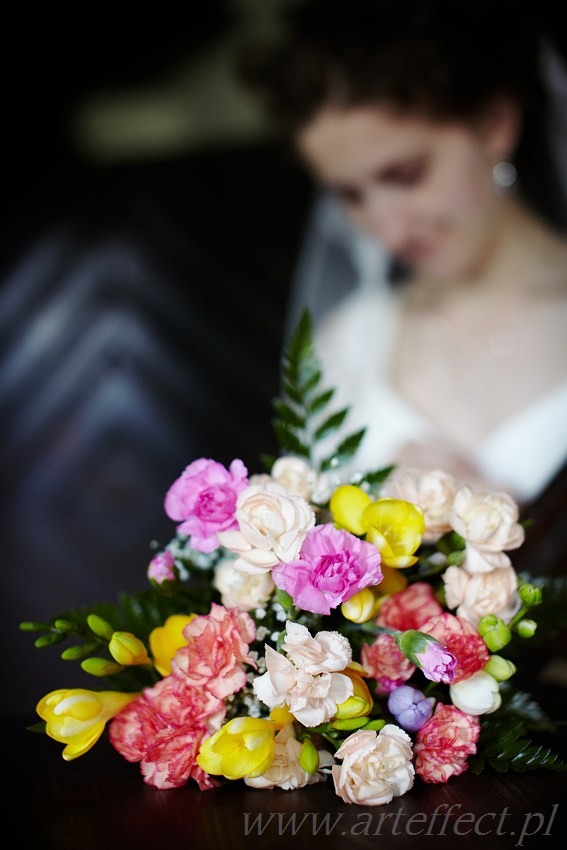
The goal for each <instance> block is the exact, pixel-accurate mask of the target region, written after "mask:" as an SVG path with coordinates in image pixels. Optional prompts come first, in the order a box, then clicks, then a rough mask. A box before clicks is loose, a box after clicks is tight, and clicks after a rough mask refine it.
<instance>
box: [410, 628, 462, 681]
mask: <svg viewBox="0 0 567 850" xmlns="http://www.w3.org/2000/svg"><path fill="white" fill-rule="evenodd" d="M396 643H397V645H398V648H399V649H400V651H401V652H402V653H403V654H404V655H405V657H406V658H408V659H409V660H410V661H411V662H412V664H415V666H416V667H419V668H420V670H421V672H422V673H423V675H424V676H425V678H426V679H430V680H431V681H432V682H443V684H445V685H449V684H450V683H451V682H452V681H453V678H454V676H455V668H456V666H457V659H456V658H455V656H454V655H453V653H452V652H449V650H448V649H447V648H446V647H444V646H443V644H442V643H439V641H438V640H435V638H433V637H431V635H427V634H425V633H424V632H419V631H416V630H415V629H408V630H407V631H405V632H399V633H398V634H397V635H396Z"/></svg>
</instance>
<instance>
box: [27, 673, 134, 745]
mask: <svg viewBox="0 0 567 850" xmlns="http://www.w3.org/2000/svg"><path fill="white" fill-rule="evenodd" d="M136 696H137V694H123V693H120V692H119V691H88V690H85V689H84V688H71V689H69V688H62V689H61V690H58V691H51V693H49V694H46V696H44V697H43V698H42V699H40V701H39V702H38V704H37V706H36V709H35V710H36V711H37V713H38V714H39V716H40V717H41V719H42V720H45V722H46V729H45V731H46V733H47V734H48V735H49V737H50V738H53V739H54V740H55V741H59V742H60V743H61V744H66V745H67V746H66V747H65V749H64V750H63V753H62V755H63V758H64V759H65V761H72V759H76V758H78V757H79V756H82V755H84V754H85V753H86V752H88V750H90V748H91V747H92V746H94V744H96V742H97V741H98V739H99V738H100V736H101V735H102V733H103V731H104V727H105V724H106V723H107V721H108V720H110V719H111V718H112V717H114V715H115V714H118V712H119V711H122V709H123V708H124V707H125V706H127V705H128V703H129V702H131V701H132V700H133V699H134V698H135V697H136Z"/></svg>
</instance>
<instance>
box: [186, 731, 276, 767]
mask: <svg viewBox="0 0 567 850" xmlns="http://www.w3.org/2000/svg"><path fill="white" fill-rule="evenodd" d="M275 732H276V727H275V725H274V724H273V723H272V722H271V720H263V719H261V718H257V717H234V718H233V719H232V720H229V721H228V723H226V724H225V725H224V726H223V727H222V728H221V729H219V731H218V732H215V734H214V735H213V736H212V737H211V738H207V740H206V741H204V742H203V743H202V744H201V749H200V751H199V755H198V756H197V764H198V765H199V767H200V768H202V769H203V770H204V771H205V772H206V773H211V774H217V775H221V776H224V777H226V779H244V777H251V778H253V777H255V776H261V775H262V774H263V773H265V771H266V770H267V769H268V768H269V766H270V765H271V763H272V761H273V759H274V754H275V744H274V735H275Z"/></svg>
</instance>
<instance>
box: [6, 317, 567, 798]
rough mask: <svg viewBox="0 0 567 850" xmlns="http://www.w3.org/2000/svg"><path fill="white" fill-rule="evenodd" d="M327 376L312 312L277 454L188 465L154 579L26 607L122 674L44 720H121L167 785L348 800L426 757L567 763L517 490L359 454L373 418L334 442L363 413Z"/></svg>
mask: <svg viewBox="0 0 567 850" xmlns="http://www.w3.org/2000/svg"><path fill="white" fill-rule="evenodd" d="M322 380H323V376H322V374H321V370H320V367H319V363H318V360H317V356H316V352H315V348H314V342H313V332H312V325H311V319H310V317H309V314H308V313H305V314H304V315H303V317H302V319H301V321H300V322H299V324H298V326H297V328H296V330H295V332H294V334H293V335H292V337H291V339H290V342H289V344H288V347H287V349H286V352H285V355H284V358H283V361H282V390H281V396H280V397H279V398H278V399H276V400H275V401H274V409H275V418H274V422H273V424H274V430H275V434H276V437H277V442H278V446H279V448H280V453H279V454H278V455H277V456H273V457H263V458H261V460H262V464H263V467H264V469H265V471H264V472H258V473H254V474H249V472H248V470H247V469H246V467H245V465H244V463H243V462H242V461H241V460H238V459H235V460H233V461H232V462H231V463H230V465H229V466H228V467H225V466H223V465H222V464H221V463H219V462H217V461H215V460H212V459H209V458H200V459H197V460H194V461H193V462H191V463H189V465H188V466H187V467H186V468H185V469H184V470H183V471H182V472H181V474H180V476H179V478H178V479H177V480H175V481H174V482H173V483H172V485H171V487H170V489H169V490H168V492H167V493H166V495H165V505H164V506H165V512H166V514H167V516H168V517H169V518H170V519H171V520H172V521H173V522H175V523H176V529H175V534H174V536H173V538H172V539H171V540H170V542H169V543H167V545H165V546H164V547H163V548H161V549H159V547H156V549H155V550H154V554H153V557H151V558H150V557H149V558H148V560H149V566H147V577H148V586H147V588H146V590H144V591H141V592H139V593H135V594H132V595H124V596H123V597H122V598H121V599H120V600H119V602H118V604H116V605H110V604H106V605H103V604H101V605H95V606H92V607H90V608H89V609H78V610H75V611H67V612H64V613H62V614H60V615H58V616H56V617H54V618H53V619H52V621H51V622H49V623H31V622H30V623H22V624H21V628H23V629H26V630H28V631H36V632H38V631H39V632H41V635H40V636H39V637H38V638H37V640H36V645H37V646H39V647H44V646H51V645H55V644H60V643H61V642H63V641H69V642H70V645H68V646H67V647H66V648H65V649H64V650H63V651H62V653H61V655H62V658H63V659H65V660H73V659H74V660H77V661H78V662H80V664H81V667H82V669H83V670H84V671H86V672H87V673H89V674H92V676H93V677H98V681H99V682H101V681H102V682H104V684H105V689H96V690H88V689H84V688H69V689H68V688H62V689H59V690H54V691H52V692H51V693H49V694H47V695H46V696H44V697H43V698H42V699H40V701H39V703H38V705H37V708H36V711H37V713H38V715H39V717H40V718H41V720H42V723H41V724H38V725H37V726H36V727H34V728H37V729H41V730H42V731H45V732H46V733H47V735H49V736H50V737H52V738H54V739H55V740H56V741H59V742H61V743H63V744H65V748H64V750H63V758H64V759H67V760H71V759H75V758H77V757H78V756H81V755H84V754H85V753H86V752H87V751H88V750H89V749H90V748H91V747H92V746H93V745H94V744H95V743H96V741H97V740H98V739H99V738H100V736H101V735H102V734H103V732H104V730H105V728H107V725H108V728H107V731H108V736H109V739H110V742H111V743H112V745H113V746H114V748H115V749H116V750H117V751H118V753H120V754H121V755H122V756H123V757H124V758H125V759H127V760H128V761H130V762H138V763H139V764H140V768H141V772H142V775H143V777H144V780H145V782H147V783H149V784H150V785H153V786H156V787H158V788H162V789H167V788H174V787H179V786H182V785H185V784H186V783H188V782H189V781H193V782H195V783H197V785H198V787H199V788H200V789H203V790H206V789H212V788H214V787H217V786H218V785H219V784H221V783H222V782H224V781H227V780H242V781H244V782H245V783H246V784H247V785H249V786H252V787H254V788H263V789H268V788H273V787H276V786H277V787H279V788H284V789H295V788H301V787H303V786H307V785H310V784H312V783H315V782H319V781H322V780H326V779H327V778H328V777H331V779H332V783H333V785H334V790H335V792H336V793H337V794H338V795H339V796H340V797H341V798H342V799H343V800H344V801H345V802H348V803H363V804H365V805H380V804H383V803H387V802H389V801H390V800H391V799H392V798H393V797H395V796H399V795H402V794H405V793H406V792H407V791H409V790H410V789H411V787H412V785H413V783H414V779H415V777H416V775H417V776H419V777H421V779H422V780H423V781H425V782H436V783H438V782H446V781H447V780H449V779H450V778H451V777H452V776H458V775H459V774H461V773H463V771H465V770H467V769H468V768H471V770H473V771H475V772H477V773H480V772H481V771H482V770H483V769H484V768H487V767H490V768H493V769H496V770H500V771H506V770H508V769H511V770H518V771H524V770H527V769H532V768H549V769H553V770H564V769H565V763H564V762H563V761H562V759H561V758H560V757H559V755H557V754H555V753H554V752H553V751H552V750H551V749H549V748H548V747H546V746H543V745H541V744H538V743H534V742H533V740H532V739H531V737H530V736H529V733H530V731H531V730H533V729H540V730H541V729H543V730H547V731H549V730H552V729H553V724H552V722H551V721H550V720H548V719H547V718H546V717H545V715H544V713H543V711H542V710H541V709H540V708H539V706H538V705H537V704H536V703H535V702H534V701H533V700H532V698H531V697H530V696H529V695H528V694H526V693H525V692H523V691H521V690H519V689H517V688H515V687H514V685H513V678H514V674H515V673H516V664H515V662H514V661H513V660H512V659H514V658H516V660H518V657H519V658H520V659H521V655H522V644H523V642H525V641H526V639H528V638H530V637H531V636H533V635H534V633H535V632H536V625H537V624H536V621H535V619H533V616H534V613H535V612H537V608H538V606H539V605H540V604H541V601H542V590H543V591H544V592H545V586H544V585H545V582H544V581H540V582H539V583H538V582H535V581H528V580H525V579H521V578H520V577H519V576H518V575H517V574H516V571H515V569H514V567H513V565H512V562H511V559H510V556H509V555H508V554H507V553H508V552H510V551H512V550H515V549H517V548H518V547H519V546H521V544H522V543H523V541H524V535H525V528H524V526H523V524H521V523H520V522H519V514H518V508H517V506H516V504H515V502H514V501H513V500H512V499H511V498H510V497H509V496H508V495H507V494H505V493H486V492H484V493H483V492H476V491H475V490H474V489H473V488H471V487H470V486H468V485H467V484H466V482H465V483H463V482H459V481H457V480H456V479H455V478H453V477H452V476H451V475H449V474H448V473H446V472H444V471H443V470H439V469H421V470H416V469H410V468H408V469H395V468H393V467H388V468H386V469H380V470H376V471H372V472H357V473H354V472H352V471H350V472H347V471H346V470H347V469H351V470H352V468H353V464H352V461H353V458H354V457H355V454H356V450H357V448H358V446H359V444H360V442H361V440H362V439H363V436H364V431H358V432H356V433H352V434H350V435H348V436H347V437H346V438H343V439H341V440H340V441H338V444H337V445H336V447H335V448H333V449H332V450H331V451H330V452H328V453H327V454H322V452H321V446H322V445H324V444H328V443H329V439H330V438H336V437H337V432H338V430H339V429H340V428H341V426H342V425H343V423H344V422H345V419H346V417H347V415H348V408H346V409H342V410H339V411H337V412H332V413H329V412H328V410H329V405H330V404H331V402H332V398H333V390H332V389H325V388H324V386H323V384H322ZM337 440H338V438H337ZM518 646H519V647H520V649H519V654H518ZM514 648H516V649H514Z"/></svg>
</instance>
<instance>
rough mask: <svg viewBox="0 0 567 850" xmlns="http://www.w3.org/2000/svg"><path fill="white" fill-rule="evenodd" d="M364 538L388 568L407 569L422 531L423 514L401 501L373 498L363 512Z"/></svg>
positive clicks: (410, 504)
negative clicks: (377, 550) (376, 549)
mask: <svg viewBox="0 0 567 850" xmlns="http://www.w3.org/2000/svg"><path fill="white" fill-rule="evenodd" d="M362 523H363V525H364V526H365V529H366V539H367V540H369V541H370V543H374V545H375V546H376V547H377V548H378V549H379V550H380V554H381V556H382V563H384V564H386V566H388V567H397V568H400V567H411V565H412V564H415V562H416V561H417V557H415V556H414V554H413V553H414V552H415V551H416V549H417V548H418V547H419V546H420V544H421V538H422V535H423V533H424V532H425V519H424V517H423V511H422V510H421V508H419V507H418V506H417V505H414V504H413V503H412V502H406V501H404V500H403V499H377V500H376V501H375V502H372V503H371V504H370V505H368V507H366V508H365V509H364V513H363V515H362Z"/></svg>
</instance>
